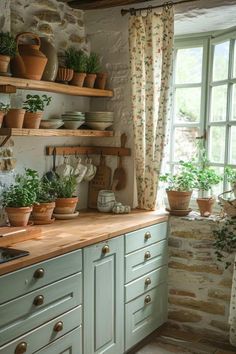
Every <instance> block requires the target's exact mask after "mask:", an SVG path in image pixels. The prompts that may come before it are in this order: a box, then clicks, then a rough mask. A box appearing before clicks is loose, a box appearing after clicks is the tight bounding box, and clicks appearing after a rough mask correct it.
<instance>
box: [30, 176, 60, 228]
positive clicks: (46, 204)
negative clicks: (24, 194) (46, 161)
mask: <svg viewBox="0 0 236 354" xmlns="http://www.w3.org/2000/svg"><path fill="white" fill-rule="evenodd" d="M55 199H56V195H55V191H54V190H53V187H52V183H51V181H49V180H48V179H47V178H46V177H44V178H42V179H38V184H37V187H36V203H35V204H34V205H33V210H32V219H33V221H34V224H36V225H44V224H51V223H52V222H53V221H54V220H55V219H54V218H52V214H53V210H54V208H55Z"/></svg>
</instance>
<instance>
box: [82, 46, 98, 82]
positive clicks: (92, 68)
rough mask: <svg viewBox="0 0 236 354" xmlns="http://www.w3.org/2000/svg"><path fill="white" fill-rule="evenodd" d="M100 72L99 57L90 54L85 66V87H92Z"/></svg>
mask: <svg viewBox="0 0 236 354" xmlns="http://www.w3.org/2000/svg"><path fill="white" fill-rule="evenodd" d="M99 71H100V60H99V55H98V54H96V53H91V54H90V55H89V56H88V58H87V64H86V73H87V75H86V77H85V80H84V86H85V87H90V88H93V87H94V83H95V80H96V77H97V73H98V72H99Z"/></svg>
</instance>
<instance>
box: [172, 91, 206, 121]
mask: <svg viewBox="0 0 236 354" xmlns="http://www.w3.org/2000/svg"><path fill="white" fill-rule="evenodd" d="M200 109H201V88H200V87H195V88H181V89H176V91H175V122H187V123H191V122H199V121H200Z"/></svg>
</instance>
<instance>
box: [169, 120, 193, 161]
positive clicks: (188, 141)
mask: <svg viewBox="0 0 236 354" xmlns="http://www.w3.org/2000/svg"><path fill="white" fill-rule="evenodd" d="M197 136H199V129H198V128H197V127H196V128H187V127H181V128H175V131H174V161H176V162H178V161H179V160H185V161H187V160H192V158H193V156H194V155H195V154H196V137H197Z"/></svg>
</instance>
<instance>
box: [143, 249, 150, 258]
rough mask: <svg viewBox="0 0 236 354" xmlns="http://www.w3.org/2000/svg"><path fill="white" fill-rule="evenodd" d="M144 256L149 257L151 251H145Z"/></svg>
mask: <svg viewBox="0 0 236 354" xmlns="http://www.w3.org/2000/svg"><path fill="white" fill-rule="evenodd" d="M144 258H145V259H149V258H151V253H150V252H149V251H147V252H145V253H144Z"/></svg>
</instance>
